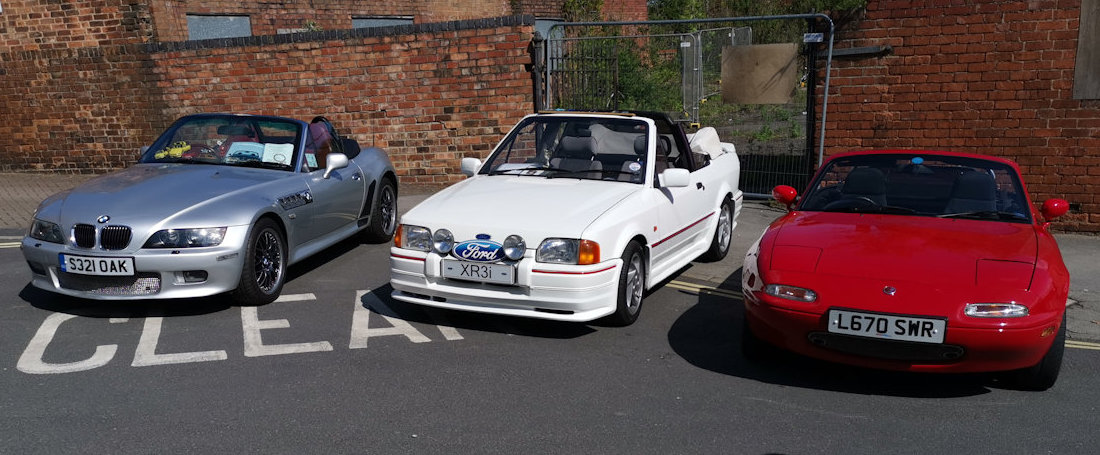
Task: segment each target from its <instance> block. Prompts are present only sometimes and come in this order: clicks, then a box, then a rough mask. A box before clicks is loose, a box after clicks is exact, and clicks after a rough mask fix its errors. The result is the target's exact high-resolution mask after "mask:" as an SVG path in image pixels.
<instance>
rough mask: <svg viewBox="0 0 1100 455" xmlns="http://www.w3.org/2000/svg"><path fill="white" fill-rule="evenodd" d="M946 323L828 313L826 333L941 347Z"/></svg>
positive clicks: (942, 321)
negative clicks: (933, 344) (938, 345)
mask: <svg viewBox="0 0 1100 455" xmlns="http://www.w3.org/2000/svg"><path fill="white" fill-rule="evenodd" d="M946 331H947V320H946V319H932V318H922V317H914V316H900V315H892V314H878V313H863V312H858V311H846V310H829V332H830V333H840V334H844V335H853V336H858V337H868V338H881V339H884V340H902V341H916V342H918V343H943V336H944V333H945V332H946Z"/></svg>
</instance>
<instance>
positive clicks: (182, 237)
mask: <svg viewBox="0 0 1100 455" xmlns="http://www.w3.org/2000/svg"><path fill="white" fill-rule="evenodd" d="M224 239H225V228H224V227H216V228H199V229H162V230H160V231H157V232H156V233H155V234H153V235H152V236H150V237H149V240H147V241H146V242H145V245H144V246H142V248H192V247H204V246H218V245H221V243H222V240H224Z"/></svg>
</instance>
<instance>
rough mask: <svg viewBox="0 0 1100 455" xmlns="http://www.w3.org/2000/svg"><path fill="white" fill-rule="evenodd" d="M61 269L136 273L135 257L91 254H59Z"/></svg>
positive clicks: (90, 273)
mask: <svg viewBox="0 0 1100 455" xmlns="http://www.w3.org/2000/svg"><path fill="white" fill-rule="evenodd" d="M58 257H59V259H60V261H61V271H62V272H69V273H79V274H81V275H117V276H126V275H133V274H134V258H98V257H91V256H73V255H71V254H59V255H58Z"/></svg>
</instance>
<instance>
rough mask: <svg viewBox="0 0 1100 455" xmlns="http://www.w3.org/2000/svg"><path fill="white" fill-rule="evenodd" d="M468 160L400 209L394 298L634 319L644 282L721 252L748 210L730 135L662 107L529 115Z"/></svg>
mask: <svg viewBox="0 0 1100 455" xmlns="http://www.w3.org/2000/svg"><path fill="white" fill-rule="evenodd" d="M461 168H462V172H463V173H464V174H466V175H468V176H470V178H468V179H466V180H464V181H462V182H459V183H457V184H455V185H453V186H451V187H449V188H447V189H445V190H443V191H440V192H439V193H436V194H435V195H433V196H432V197H430V198H428V199H427V200H425V201H424V202H422V203H420V204H419V205H417V206H416V207H414V208H413V209H412V210H410V211H409V212H408V213H406V214H405V215H404V216H402V217H401V225H400V226H399V228H398V230H397V234H396V236H395V238H394V246H393V247H392V248H391V249H390V267H391V271H390V283H391V285H392V286H393V298H394V299H397V300H400V301H404V302H410V303H415V304H420V305H428V306H433V307H440V308H450V309H455V310H465V311H476V312H482V313H493V314H504V315H513V316H527V317H534V318H543V319H554V320H562V321H591V320H594V319H598V318H601V317H605V316H606V317H607V319H608V321H607V322H609V323H611V324H615V325H629V324H631V323H633V322H634V321H635V320H636V319H637V318H638V313H639V312H640V310H641V306H642V296H643V295H644V294H645V291H646V290H647V289H649V288H651V287H653V286H654V285H656V284H657V283H660V282H661V280H664V279H665V278H667V277H669V276H670V275H672V274H673V273H675V272H676V271H678V270H680V269H681V268H683V267H684V266H685V265H687V264H688V263H689V262H691V261H692V260H695V259H696V258H700V257H701V259H703V260H711V261H716V260H720V259H722V258H723V257H725V255H726V252H727V251H728V250H729V246H730V237H731V233H732V232H733V229H734V227H735V226H736V225H737V217H738V215H739V214H740V212H741V202H742V194H741V191H740V190H738V188H737V183H738V175H739V173H740V162H739V161H738V158H737V154H736V153H735V152H734V148H733V145H732V144H728V143H722V142H720V141H719V139H718V135H717V133H716V132H715V131H714V129H713V128H703V129H702V130H700V131H699V132H698V133H695V134H692V135H686V134H684V132H683V130H681V129H680V127H679V125H677V124H675V123H673V122H672V121H671V120H670V119H669V118H668V116H666V115H664V114H654V113H634V114H625V113H607V114H605V113H570V112H561V113H557V112H556V113H540V114H533V115H529V116H527V117H525V118H523V120H522V121H520V122H519V124H518V125H516V127H515V128H513V129H512V131H511V132H510V133H509V134H508V136H507V137H505V139H504V140H503V141H501V143H500V144H499V145H498V146H497V147H496V149H495V150H494V151H493V153H492V154H491V155H490V156H489V157H488V159H486V161H485V163H484V164H482V163H481V162H480V160H478V159H475V158H463V159H462V166H461Z"/></svg>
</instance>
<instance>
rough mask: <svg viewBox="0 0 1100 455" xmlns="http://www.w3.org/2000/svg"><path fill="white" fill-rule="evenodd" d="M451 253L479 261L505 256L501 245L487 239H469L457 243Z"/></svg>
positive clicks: (493, 260) (465, 258) (464, 258)
mask: <svg viewBox="0 0 1100 455" xmlns="http://www.w3.org/2000/svg"><path fill="white" fill-rule="evenodd" d="M451 254H452V255H454V257H456V258H459V259H462V260H464V261H477V262H496V261H499V260H501V259H503V258H504V250H503V249H501V245H500V244H499V243H497V242H490V241H487V240H467V241H465V242H462V243H459V244H458V245H455V247H454V250H453V251H451Z"/></svg>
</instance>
